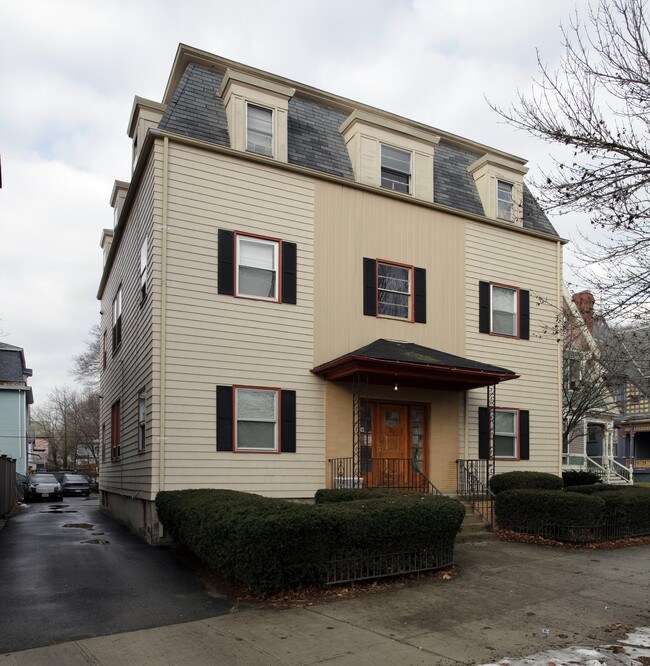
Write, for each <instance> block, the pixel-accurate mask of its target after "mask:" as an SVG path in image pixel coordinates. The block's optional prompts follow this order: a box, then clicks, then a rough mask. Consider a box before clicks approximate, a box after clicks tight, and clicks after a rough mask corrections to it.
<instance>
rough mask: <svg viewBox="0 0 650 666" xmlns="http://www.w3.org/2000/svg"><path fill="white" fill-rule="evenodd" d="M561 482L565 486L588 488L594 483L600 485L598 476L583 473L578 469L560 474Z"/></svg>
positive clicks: (591, 473)
mask: <svg viewBox="0 0 650 666" xmlns="http://www.w3.org/2000/svg"><path fill="white" fill-rule="evenodd" d="M562 481H563V482H564V485H565V487H566V486H590V485H593V484H595V483H601V480H600V477H599V476H598V474H594V473H593V472H585V471H584V470H580V469H571V470H568V471H566V472H562Z"/></svg>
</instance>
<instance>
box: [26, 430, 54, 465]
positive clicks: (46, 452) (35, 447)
mask: <svg viewBox="0 0 650 666" xmlns="http://www.w3.org/2000/svg"><path fill="white" fill-rule="evenodd" d="M28 454H29V459H28V466H29V467H30V468H32V469H34V471H36V470H43V469H47V467H48V460H49V458H50V440H49V439H47V437H39V436H38V435H36V436H34V437H33V438H31V437H30V444H29V451H28Z"/></svg>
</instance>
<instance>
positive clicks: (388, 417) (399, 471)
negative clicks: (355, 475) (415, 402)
mask: <svg viewBox="0 0 650 666" xmlns="http://www.w3.org/2000/svg"><path fill="white" fill-rule="evenodd" d="M377 407H378V409H377V437H376V440H375V455H374V457H376V458H379V461H378V462H379V467H380V469H379V470H376V471H375V473H376V472H379V474H380V476H381V479H380V485H382V486H389V487H403V486H405V485H406V484H407V483H408V477H409V475H410V468H411V464H410V457H411V452H410V448H411V447H410V445H409V427H408V406H407V405H394V404H393V405H388V404H383V403H381V404H379V405H378V406H377ZM375 481H377V479H375Z"/></svg>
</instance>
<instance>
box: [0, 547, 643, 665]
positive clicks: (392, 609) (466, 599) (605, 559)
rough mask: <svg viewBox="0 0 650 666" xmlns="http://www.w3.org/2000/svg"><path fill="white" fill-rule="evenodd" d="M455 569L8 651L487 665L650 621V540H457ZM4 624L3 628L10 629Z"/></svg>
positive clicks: (92, 657)
mask: <svg viewBox="0 0 650 666" xmlns="http://www.w3.org/2000/svg"><path fill="white" fill-rule="evenodd" d="M455 559H456V562H457V563H458V565H459V567H460V573H459V575H458V577H457V578H455V579H454V580H450V581H440V580H436V581H428V580H427V581H420V582H416V583H414V584H413V585H409V586H408V587H405V588H399V589H391V590H389V591H385V592H382V593H379V594H366V595H363V596H360V597H357V598H353V599H349V598H348V599H343V600H337V601H333V602H325V603H321V604H318V605H315V606H309V607H305V608H297V609H289V610H275V609H268V610H246V611H241V612H233V613H231V614H229V615H225V616H221V617H215V618H210V619H206V620H200V621H197V622H189V623H186V624H178V625H174V626H168V627H159V628H156V629H148V630H144V631H136V632H132V633H126V634H117V635H113V636H103V637H97V638H88V639H84V640H79V641H75V642H71V643H64V644H61V645H55V646H50V647H45V648H37V649H34V650H26V651H24V652H17V653H14V654H9V655H3V656H0V666H7V665H9V664H12V665H13V664H20V665H29V666H39V665H41V664H43V665H46V664H47V666H52V665H53V664H66V666H75V665H77V664H106V665H107V666H108V665H111V666H114V665H119V664H129V665H130V666H133V665H136V666H137V665H139V664H148V663H151V664H157V665H158V664H160V665H162V664H170V665H171V664H193V665H201V664H217V663H218V664H242V665H247V666H248V665H257V664H286V665H298V664H318V663H327V664H355V665H364V664H368V665H371V664H372V665H375V664H400V665H401V666H407V665H410V664H429V665H431V664H464V665H468V664H480V663H487V662H498V661H499V660H500V659H501V658H503V657H516V656H523V655H527V654H530V653H534V652H539V651H542V650H550V649H556V648H561V647H566V646H570V645H575V644H577V643H579V644H581V645H602V644H604V643H609V642H613V641H615V640H616V639H617V638H619V637H622V636H624V635H625V629H626V628H629V629H632V628H634V627H637V626H649V625H650V576H649V575H648V572H649V564H648V563H649V562H650V546H639V547H635V548H627V549H620V550H602V551H599V550H565V549H555V548H548V547H539V546H531V545H524V544H511V543H505V542H499V541H489V542H484V543H475V544H465V545H459V546H458V547H457V549H456V558H455ZM0 631H1V628H0Z"/></svg>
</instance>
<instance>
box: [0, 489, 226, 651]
mask: <svg viewBox="0 0 650 666" xmlns="http://www.w3.org/2000/svg"><path fill="white" fill-rule="evenodd" d="M231 607H232V604H231V603H230V602H229V601H228V600H227V599H225V598H223V599H220V598H214V597H211V596H209V595H208V594H207V593H206V592H205V590H204V589H203V586H202V584H201V582H200V581H199V580H198V579H197V578H196V577H195V576H194V575H193V574H191V573H190V572H189V571H187V570H186V569H185V568H183V567H182V566H181V565H179V563H178V562H177V561H176V559H175V558H174V557H173V556H172V555H171V554H170V553H169V552H167V551H166V550H163V549H156V548H152V547H151V546H149V545H147V544H145V543H144V542H143V541H141V540H140V539H138V538H137V537H135V536H134V535H132V534H131V533H130V532H129V531H128V530H127V529H125V528H124V527H122V526H121V525H119V524H117V523H115V522H114V521H113V520H111V519H110V518H108V517H106V516H104V515H103V514H102V513H101V512H100V510H99V500H98V498H97V495H91V496H90V497H89V498H85V497H70V498H65V500H64V501H63V502H54V503H52V502H49V501H47V500H46V501H41V502H34V503H30V504H27V505H24V506H23V507H22V508H21V510H20V512H19V513H18V514H17V515H14V516H12V517H11V518H10V519H9V520H8V521H7V523H6V525H5V527H4V529H3V530H2V531H0V653H1V652H11V651H16V650H24V649H26V648H33V647H37V646H41V645H50V644H53V643H61V642H64V641H70V640H78V639H81V638H88V637H91V636H101V635H105V634H114V633H118V632H124V631H132V630H135V629H145V628H149V627H157V626H162V625H169V624H174V623H177V622H187V621H190V620H198V619H201V618H206V617H211V616H215V615H219V614H221V613H226V612H228V611H229V610H230V608H231Z"/></svg>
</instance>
